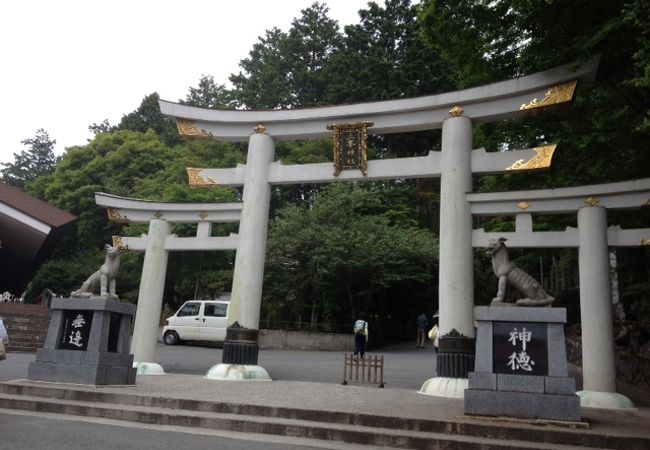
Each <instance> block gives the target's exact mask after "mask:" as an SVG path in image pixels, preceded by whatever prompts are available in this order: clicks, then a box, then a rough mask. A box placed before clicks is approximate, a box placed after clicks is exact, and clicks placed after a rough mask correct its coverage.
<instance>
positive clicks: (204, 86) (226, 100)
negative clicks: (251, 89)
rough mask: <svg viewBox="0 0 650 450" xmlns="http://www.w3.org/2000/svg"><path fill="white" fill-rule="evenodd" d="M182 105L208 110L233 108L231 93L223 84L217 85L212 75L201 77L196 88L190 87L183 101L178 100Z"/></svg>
mask: <svg viewBox="0 0 650 450" xmlns="http://www.w3.org/2000/svg"><path fill="white" fill-rule="evenodd" d="M179 101H180V103H182V104H184V105H190V106H196V107H199V108H209V109H227V108H234V107H235V105H234V100H233V98H232V92H231V91H229V90H228V89H226V86H225V85H223V84H217V83H216V82H215V81H214V77H213V76H212V75H203V76H201V79H200V80H199V85H198V86H197V87H190V89H189V92H188V94H187V96H186V97H185V100H179Z"/></svg>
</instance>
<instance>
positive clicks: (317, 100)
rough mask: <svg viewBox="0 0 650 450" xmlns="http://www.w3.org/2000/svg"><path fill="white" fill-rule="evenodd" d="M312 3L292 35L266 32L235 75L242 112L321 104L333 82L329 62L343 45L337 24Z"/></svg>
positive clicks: (324, 10)
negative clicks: (244, 107)
mask: <svg viewBox="0 0 650 450" xmlns="http://www.w3.org/2000/svg"><path fill="white" fill-rule="evenodd" d="M328 11H329V9H328V8H327V7H326V6H325V5H322V4H320V3H314V4H312V5H311V6H310V7H309V8H307V9H304V10H302V11H301V13H302V16H301V17H299V18H296V19H294V20H293V22H292V24H291V28H290V30H289V32H288V33H285V32H283V31H281V30H279V29H277V28H273V29H272V30H268V31H267V32H266V35H265V37H264V38H260V39H259V42H258V43H256V44H255V45H254V46H253V49H252V50H251V51H250V53H249V57H248V58H245V59H243V60H241V61H240V63H239V65H240V67H241V68H242V69H243V71H241V72H239V74H237V75H231V77H230V81H231V82H232V83H233V85H234V86H235V91H234V95H235V98H237V100H238V103H239V105H240V106H246V107H248V108H252V109H269V108H271V109H272V108H291V107H298V106H303V107H305V106H315V105H320V104H323V101H324V100H325V91H326V90H327V86H328V84H329V81H330V79H331V77H332V76H333V75H332V73H331V71H330V70H328V65H327V62H328V61H329V58H330V56H331V54H332V53H333V52H334V51H335V50H336V49H337V48H338V46H339V45H340V40H341V36H340V33H339V28H338V23H337V22H336V21H335V20H333V19H330V18H329V17H328V16H327V12H328Z"/></svg>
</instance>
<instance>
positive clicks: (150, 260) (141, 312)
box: [131, 219, 171, 375]
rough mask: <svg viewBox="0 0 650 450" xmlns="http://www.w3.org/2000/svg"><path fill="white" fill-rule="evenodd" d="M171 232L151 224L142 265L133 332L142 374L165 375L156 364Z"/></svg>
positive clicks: (135, 360) (164, 223)
mask: <svg viewBox="0 0 650 450" xmlns="http://www.w3.org/2000/svg"><path fill="white" fill-rule="evenodd" d="M170 233H171V226H170V224H169V223H168V222H167V221H165V220H156V219H154V220H152V221H151V222H150V223H149V238H148V241H147V250H146V251H145V254H144V263H143V264H142V277H141V279H140V292H139V294H138V309H137V310H136V321H135V327H134V329H133V339H132V342H131V351H132V353H133V366H134V367H137V368H138V373H144V374H149V375H162V374H164V373H165V372H164V370H163V369H162V367H161V366H160V365H159V364H156V363H155V362H154V361H155V351H156V348H155V347H156V342H157V338H158V319H159V318H160V313H161V311H162V298H163V291H164V289H165V275H166V274H167V260H168V259H169V252H168V251H167V250H165V239H166V238H167V236H169V234H170Z"/></svg>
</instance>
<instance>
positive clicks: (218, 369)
mask: <svg viewBox="0 0 650 450" xmlns="http://www.w3.org/2000/svg"><path fill="white" fill-rule="evenodd" d="M203 378H205V379H206V380H231V381H271V376H270V375H269V373H268V372H267V371H266V369H265V368H264V367H262V366H252V365H245V364H224V363H221V364H217V365H216V366H212V367H210V369H209V370H208V372H207V373H206V374H205V376H204V377H203Z"/></svg>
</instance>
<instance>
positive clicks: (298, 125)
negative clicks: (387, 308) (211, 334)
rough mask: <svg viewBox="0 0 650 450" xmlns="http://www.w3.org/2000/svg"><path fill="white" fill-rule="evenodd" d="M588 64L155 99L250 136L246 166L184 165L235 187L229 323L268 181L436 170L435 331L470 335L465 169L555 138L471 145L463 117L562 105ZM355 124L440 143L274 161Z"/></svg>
mask: <svg viewBox="0 0 650 450" xmlns="http://www.w3.org/2000/svg"><path fill="white" fill-rule="evenodd" d="M597 65H598V59H597V58H595V59H593V60H591V61H589V62H587V63H586V64H584V65H582V66H581V67H579V68H577V69H575V67H576V64H570V65H565V66H562V67H558V68H555V69H551V70H548V71H545V72H540V73H537V74H533V75H529V76H525V77H521V78H517V79H513V80H508V81H503V82H499V83H494V84H491V85H486V86H481V87H477V88H472V89H467V90H463V91H457V92H451V93H445V94H440V95H431V96H426V97H418V98H411V99H399V100H389V101H381V102H371V103H360V104H352V105H342V106H330V107H319V108H303V109H293V110H274V111H232V110H209V109H202V108H195V107H191V106H185V105H180V104H176V103H170V102H166V101H160V102H159V105H160V109H161V111H162V113H163V114H165V115H167V116H168V117H170V118H172V119H174V120H175V121H176V124H177V126H178V130H179V133H180V134H182V135H184V136H186V137H188V138H204V139H217V140H223V141H233V142H244V141H248V143H249V145H248V158H247V162H246V164H245V165H238V166H237V167H235V168H230V169H210V168H188V175H189V179H190V183H191V184H192V185H195V186H215V185H223V186H241V185H243V186H244V191H243V209H242V217H241V221H240V228H239V236H240V244H239V247H238V250H237V256H236V260H235V272H234V279H233V291H232V304H231V309H230V314H231V315H230V317H229V323H234V322H238V323H239V324H240V325H242V326H244V327H245V328H248V329H257V328H258V326H259V314H260V301H261V294H262V280H263V268H264V257H265V249H266V233H267V224H268V208H269V201H270V192H271V185H273V184H294V183H329V182H335V181H341V180H347V181H360V180H372V179H390V178H425V177H429V178H430V177H438V176H439V177H441V194H440V217H441V219H440V276H439V279H440V286H439V295H440V330H441V333H442V334H443V335H444V334H447V333H449V332H450V331H452V330H456V331H458V332H460V333H461V334H462V335H464V336H467V337H470V338H471V337H473V336H474V321H473V306H474V299H473V290H474V282H473V253H472V217H471V212H470V206H469V203H468V202H467V199H466V194H467V193H469V192H471V191H472V176H473V175H474V174H486V173H504V172H507V171H522V170H531V169H540V168H544V167H548V166H549V165H550V162H551V158H552V155H553V151H554V149H555V145H552V143H551V145H546V144H548V143H540V144H544V145H540V147H537V148H534V149H527V150H518V151H508V152H490V153H488V152H485V151H484V150H483V149H478V150H473V151H472V125H473V124H475V123H483V122H494V121H499V120H504V119H509V118H513V117H518V116H522V115H525V114H528V113H529V112H530V111H533V110H536V109H538V108H543V107H548V106H553V105H560V104H565V103H567V102H569V101H571V100H572V99H573V97H574V94H575V91H576V89H579V88H580V87H582V86H583V85H586V84H589V83H590V82H591V81H592V80H593V78H594V76H595V71H596V68H597ZM364 123H365V124H367V125H366V126H365V127H364V129H363V133H367V134H388V133H401V132H410V131H420V130H427V129H435V128H442V151H441V152H431V153H429V155H428V156H423V157H413V158H397V159H386V160H370V161H362V160H363V157H362V156H359V155H358V154H356V153H355V158H357V164H353V165H352V166H353V167H352V168H351V169H348V168H346V167H343V168H341V167H340V166H338V165H337V166H335V167H333V166H332V164H331V163H323V164H301V165H283V164H282V163H281V162H274V161H273V159H274V149H275V141H277V140H289V139H315V138H323V137H327V136H329V135H330V133H331V131H330V130H331V129H334V130H336V129H337V127H339V128H341V127H345V126H346V125H351V126H356V127H360V125H359V124H364ZM371 124H372V126H371ZM351 139H352V140H353V141H355V140H356V139H355V138H351ZM343 145H344V146H345V145H346V144H345V143H344V144H343ZM350 145H352V144H350ZM335 159H336V158H335ZM362 162H363V166H362V164H361V163H362ZM345 165H346V166H347V164H345ZM224 353H225V352H224ZM467 357H468V358H471V357H473V356H472V355H468V356H467ZM240 362H241V361H240ZM224 363H229V362H228V361H224ZM241 363H242V364H256V363H257V361H256V359H255V361H246V362H241Z"/></svg>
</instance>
